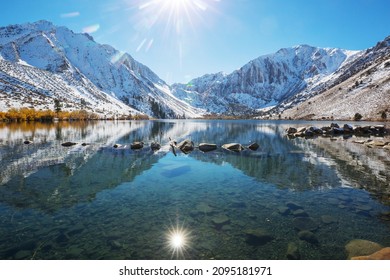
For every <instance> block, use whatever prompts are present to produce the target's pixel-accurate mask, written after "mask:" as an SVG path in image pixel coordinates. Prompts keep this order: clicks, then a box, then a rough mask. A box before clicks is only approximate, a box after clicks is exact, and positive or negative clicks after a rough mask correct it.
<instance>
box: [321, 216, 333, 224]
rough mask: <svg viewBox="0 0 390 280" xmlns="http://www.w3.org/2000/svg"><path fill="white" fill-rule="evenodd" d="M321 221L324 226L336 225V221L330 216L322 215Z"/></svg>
mask: <svg viewBox="0 0 390 280" xmlns="http://www.w3.org/2000/svg"><path fill="white" fill-rule="evenodd" d="M321 221H322V222H323V223H324V224H331V223H337V219H336V218H335V217H333V216H331V215H322V216H321Z"/></svg>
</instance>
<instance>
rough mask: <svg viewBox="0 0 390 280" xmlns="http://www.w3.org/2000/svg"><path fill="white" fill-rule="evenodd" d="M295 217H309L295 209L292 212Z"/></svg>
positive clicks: (301, 210)
mask: <svg viewBox="0 0 390 280" xmlns="http://www.w3.org/2000/svg"><path fill="white" fill-rule="evenodd" d="M292 214H293V215H294V216H295V217H308V216H309V215H308V214H307V213H306V212H305V210H303V209H297V210H295V211H293V212H292Z"/></svg>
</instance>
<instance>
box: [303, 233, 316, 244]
mask: <svg viewBox="0 0 390 280" xmlns="http://www.w3.org/2000/svg"><path fill="white" fill-rule="evenodd" d="M298 237H299V239H301V240H304V241H306V242H309V243H311V244H318V239H317V237H316V236H315V234H314V233H312V232H311V231H309V230H302V231H300V232H299V233H298Z"/></svg>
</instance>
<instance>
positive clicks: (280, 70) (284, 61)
mask: <svg viewBox="0 0 390 280" xmlns="http://www.w3.org/2000/svg"><path fill="white" fill-rule="evenodd" d="M358 54H359V52H357V51H346V50H341V49H330V48H316V47H311V46H308V45H300V46H296V47H293V48H283V49H280V50H279V51H278V52H276V53H274V54H270V55H264V56H261V57H259V58H257V59H255V60H252V61H250V62H249V63H247V64H246V65H244V66H243V67H241V68H240V69H238V70H236V71H234V72H233V73H231V74H228V75H226V74H223V73H217V74H208V75H204V76H202V77H200V78H197V79H194V80H192V81H191V82H190V83H188V84H186V85H183V84H174V85H173V88H174V93H175V95H176V96H178V97H179V98H181V99H183V100H185V101H187V102H189V103H190V104H191V105H193V106H196V107H201V108H205V109H206V110H207V111H208V112H211V113H222V114H243V113H251V112H252V113H254V112H256V110H257V109H262V108H267V107H270V106H276V105H278V104H280V103H282V102H283V101H284V100H286V99H288V98H289V97H292V96H294V95H296V94H298V93H301V92H303V91H309V92H310V91H312V90H313V89H314V88H315V87H316V86H318V85H319V84H321V83H323V82H324V81H326V80H327V79H329V77H330V76H331V75H332V74H333V73H334V72H335V71H337V70H338V69H339V68H340V67H341V66H343V65H344V64H345V63H347V62H348V61H351V60H353V59H354V58H355V57H356V56H357V55H358Z"/></svg>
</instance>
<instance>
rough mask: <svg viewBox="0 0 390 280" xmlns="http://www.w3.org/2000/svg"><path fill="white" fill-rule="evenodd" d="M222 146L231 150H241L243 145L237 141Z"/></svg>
mask: <svg viewBox="0 0 390 280" xmlns="http://www.w3.org/2000/svg"><path fill="white" fill-rule="evenodd" d="M222 148H224V149H225V150H229V151H233V152H241V151H243V150H244V147H243V146H242V145H241V144H239V143H230V144H223V145H222Z"/></svg>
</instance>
